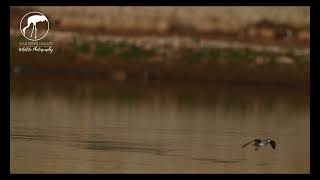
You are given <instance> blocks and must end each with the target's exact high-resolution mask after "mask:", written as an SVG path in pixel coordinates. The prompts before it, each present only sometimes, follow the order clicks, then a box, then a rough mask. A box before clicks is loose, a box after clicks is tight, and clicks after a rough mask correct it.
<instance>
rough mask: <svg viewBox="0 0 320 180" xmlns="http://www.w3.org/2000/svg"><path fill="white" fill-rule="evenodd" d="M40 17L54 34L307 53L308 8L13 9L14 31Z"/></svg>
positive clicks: (308, 35)
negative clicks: (30, 15) (172, 38)
mask: <svg viewBox="0 0 320 180" xmlns="http://www.w3.org/2000/svg"><path fill="white" fill-rule="evenodd" d="M29 11H41V12H43V13H45V14H46V15H47V16H48V18H49V20H50V23H51V24H50V27H51V29H50V30H51V31H68V32H78V33H84V34H98V35H103V34H109V35H110V34H113V35H122V36H144V35H156V36H169V35H179V36H188V37H194V38H201V39H216V40H217V39H218V40H227V41H230V40H232V41H234V40H237V41H244V42H254V43H259V44H277V45H282V46H290V47H292V46H294V47H307V46H309V41H310V32H309V31H310V29H309V21H310V11H309V8H308V7H116V6H115V7H12V8H11V21H10V22H11V28H13V29H19V23H20V19H21V17H22V16H23V15H24V14H26V13H27V12H29Z"/></svg>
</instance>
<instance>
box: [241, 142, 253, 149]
mask: <svg viewBox="0 0 320 180" xmlns="http://www.w3.org/2000/svg"><path fill="white" fill-rule="evenodd" d="M252 142H253V141H250V142H247V143H246V144H244V145H243V146H242V148H244V147H246V146H248V145H249V144H251V143H252Z"/></svg>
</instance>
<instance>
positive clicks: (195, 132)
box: [10, 77, 310, 173]
mask: <svg viewBox="0 0 320 180" xmlns="http://www.w3.org/2000/svg"><path fill="white" fill-rule="evenodd" d="M10 98H11V99H10V115H11V155H10V159H11V172H12V173H309V171H310V170H309V168H310V167H309V163H310V159H309V155H310V149H309V145H310V142H309V138H310V136H309V114H310V113H309V108H310V107H309V93H308V90H306V89H302V88H296V87H279V86H278V87H271V86H253V85H247V86H239V85H233V86H231V85H218V84H217V85H214V84H211V85H205V84H184V85H178V84H174V83H171V84H169V83H167V84H160V83H147V84H145V83H139V82H135V83H134V82H133V83H129V82H126V83H114V82H108V81H100V80H79V79H72V78H69V79H68V78H55V79H49V78H42V79H41V78H35V77H29V78H28V77H27V78H26V77H24V78H22V77H14V78H12V79H11V97H10ZM268 137H270V138H273V139H274V140H275V141H276V142H277V148H276V150H273V149H271V148H270V147H267V148H263V149H261V150H260V151H257V152H256V151H254V150H253V147H252V146H248V147H247V148H245V149H242V148H241V146H242V145H243V144H244V143H246V142H248V141H250V140H252V139H253V138H268Z"/></svg>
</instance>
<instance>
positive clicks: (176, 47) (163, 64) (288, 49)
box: [10, 7, 310, 85]
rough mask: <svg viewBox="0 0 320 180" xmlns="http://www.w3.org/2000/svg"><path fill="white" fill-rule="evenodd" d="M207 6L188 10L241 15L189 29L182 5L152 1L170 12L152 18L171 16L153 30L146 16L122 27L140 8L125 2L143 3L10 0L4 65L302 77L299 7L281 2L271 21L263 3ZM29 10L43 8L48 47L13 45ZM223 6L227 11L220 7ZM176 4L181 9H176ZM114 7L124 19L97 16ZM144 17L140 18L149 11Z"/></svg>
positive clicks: (304, 25)
mask: <svg viewBox="0 0 320 180" xmlns="http://www.w3.org/2000/svg"><path fill="white" fill-rule="evenodd" d="M212 8H213V9H212V10H215V12H211V11H209V9H206V8H204V7H201V8H199V9H198V10H197V8H194V9H192V8H191V9H189V10H192V11H194V12H199V13H200V9H203V10H205V11H204V12H202V13H204V14H203V15H195V16H197V17H198V18H199V20H200V19H203V18H204V16H208V17H210V18H212V17H216V16H217V17H220V18H221V19H225V18H227V17H224V16H223V14H225V16H228V18H229V19H230V18H231V17H236V16H237V13H238V14H239V13H240V12H242V11H244V15H242V16H241V17H239V18H240V19H241V18H244V19H242V20H241V22H237V19H234V21H235V22H237V23H238V24H234V25H233V26H230V27H227V28H225V27H222V25H221V22H220V20H216V21H219V23H216V24H217V26H216V27H215V28H213V29H212V28H211V29H210V28H209V29H207V30H204V29H201V28H200V29H199V28H198V29H195V28H190V26H194V27H195V26H197V25H198V24H197V23H196V22H197V21H195V20H194V19H189V20H190V21H186V19H183V18H182V19H181V17H189V15H188V14H184V13H185V10H183V7H171V8H168V9H166V8H164V7H161V8H160V9H158V10H157V8H154V7H153V8H151V9H153V11H152V12H153V13H155V12H158V13H160V12H162V11H169V12H171V13H173V15H172V16H174V17H171V19H172V18H173V19H175V21H174V22H171V21H169V20H170V18H169V17H167V16H165V15H159V14H158V15H157V16H159V18H160V17H162V16H163V17H162V18H160V19H162V20H164V21H165V22H169V23H172V24H171V25H170V24H169V25H168V24H167V25H166V26H165V28H164V29H162V30H159V29H158V30H157V28H159V26H153V25H152V24H149V27H150V28H149V29H144V28H142V27H144V26H143V25H142V24H141V23H138V22H137V21H134V22H136V23H135V25H132V26H130V27H129V26H128V27H127V26H126V27H125V26H124V25H125V24H126V22H127V23H129V21H130V20H124V19H123V17H126V16H127V17H128V18H129V16H128V15H129V14H130V13H132V14H140V15H141V17H144V16H142V15H143V13H144V12H141V11H133V10H139V9H140V10H141V9H145V10H148V7H141V8H139V7H127V8H124V7H123V8H122V7H103V8H98V7H88V8H84V7H79V8H60V7H59V8H58V7H22V8H21V7H13V8H12V9H11V21H10V23H11V35H10V36H11V43H10V46H11V60H10V63H11V72H13V73H15V72H17V71H16V70H15V69H17V68H18V69H20V70H19V71H18V72H19V73H40V74H46V73H47V74H51V75H53V74H59V73H63V74H74V75H75V76H80V75H84V76H87V75H94V76H95V75H98V76H102V77H103V78H106V79H114V80H118V81H126V80H131V79H139V80H144V81H151V80H164V81H208V82H212V81H216V82H217V81H221V82H223V81H227V82H238V83H248V82H249V83H267V84H269V83H271V84H274V83H275V84H279V83H280V84H300V85H301V84H302V85H306V84H309V71H310V70H309V69H310V67H309V65H310V49H309V41H310V33H309V27H308V18H309V17H308V13H307V12H308V10H307V8H306V7H302V8H298V7H296V8H288V9H287V10H286V11H285V12H282V15H283V17H279V18H278V19H277V18H274V21H271V20H272V18H271V16H270V17H269V15H268V13H266V11H265V10H266V8H267V7H265V8H260V10H261V14H259V13H258V11H257V9H259V8H257V7H254V8H251V9H250V8H238V7H237V8H227V7H212ZM31 10H41V11H43V12H47V15H48V17H49V19H50V33H49V35H48V36H47V37H46V38H45V39H44V41H48V42H54V43H53V46H52V48H53V49H54V52H53V53H52V54H51V53H34V52H30V53H26V52H19V51H18V48H19V47H20V46H19V43H20V42H24V41H25V39H24V38H23V37H22V36H21V34H20V32H19V28H16V26H17V25H18V24H19V23H17V22H18V21H19V20H20V18H21V16H23V14H25V13H26V12H28V11H31ZM80 10H83V12H82V11H80ZM149 10H150V8H149ZM216 10H217V11H216ZM225 10H226V11H228V12H234V13H235V14H233V15H232V13H231V15H230V14H228V15H226V11H225ZM270 10H271V9H270ZM280 10H284V9H283V8H281V7H277V8H273V11H274V12H276V14H277V13H278V14H279V13H280V12H281V11H280ZM175 11H176V12H178V14H175V13H174V12H175ZM247 11H248V12H247ZM80 12H81V13H80ZM129 12H130V13H129ZM150 12H151V11H150ZM150 12H149V13H150ZM179 12H181V13H182V14H184V16H182V15H181V14H180V15H179ZM249 12H251V13H256V14H255V15H256V16H257V17H256V18H253V19H250V18H249V17H250V16H249V14H250V13H249ZM292 12H296V13H298V14H299V13H300V14H301V15H302V14H304V15H305V17H304V18H302V17H301V18H300V19H292V18H293V17H295V15H294V14H290V13H292ZM121 13H122V14H121ZM128 13H129V14H128ZM145 13H147V12H145ZM248 13H249V14H248ZM151 14H152V13H151ZM200 14H201V13H200ZM280 14H281V13H280ZM116 15H119V16H121V17H119V18H120V19H122V20H124V21H123V22H121V23H122V24H121V23H120V24H119V23H118V24H117V23H115V24H113V25H114V26H108V23H107V22H104V21H97V19H108V18H109V19H110V17H116ZM140 15H139V17H140ZM154 16H155V17H154V18H156V17H157V16H156V15H154ZM252 16H253V15H252ZM62 17H64V18H62ZM102 17H103V18H102ZM179 17H180V18H179ZM88 18H89V19H90V18H91V19H92V21H89V20H88ZM134 18H138V16H135V17H134ZM145 18H146V19H145V20H146V21H147V22H148V21H149V20H147V19H148V18H149V19H150V17H145ZM228 18H227V19H228ZM246 18H249V19H246ZM80 19H81V21H79V20H80ZM129 19H130V18H129ZM187 19H188V18H187ZM204 19H206V18H204ZM270 19H271V20H270ZM71 21H73V23H71ZM156 21H158V19H157V18H156ZM159 21H160V20H159ZM67 22H69V23H67ZM79 22H81V23H79ZM108 22H109V21H108ZM110 22H111V20H110ZM110 22H109V23H110ZM112 22H113V20H112ZM88 23H89V24H88ZM90 23H91V24H90ZM188 23H189V24H188ZM195 23H196V24H195ZM199 23H200V22H199ZM129 24H130V23H129ZM147 24H148V23H147ZM219 24H220V25H219ZM222 24H223V23H222ZM225 24H230V22H225ZM109 25H110V24H109ZM173 25H175V27H173ZM211 25H212V24H211ZM211 25H208V26H211ZM199 27H200V25H199ZM160 29H161V28H160ZM25 59H28V61H25Z"/></svg>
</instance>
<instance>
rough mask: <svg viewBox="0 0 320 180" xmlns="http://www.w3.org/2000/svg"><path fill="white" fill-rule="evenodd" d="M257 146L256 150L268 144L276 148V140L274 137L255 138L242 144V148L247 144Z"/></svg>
mask: <svg viewBox="0 0 320 180" xmlns="http://www.w3.org/2000/svg"><path fill="white" fill-rule="evenodd" d="M251 143H252V145H253V146H254V147H255V149H254V150H255V151H258V150H259V149H260V147H265V146H267V145H268V144H270V146H271V147H272V148H273V149H275V148H276V142H275V141H274V140H272V139H254V140H252V141H250V142H248V143H246V144H244V145H243V146H242V148H245V147H246V146H247V145H249V144H251Z"/></svg>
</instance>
